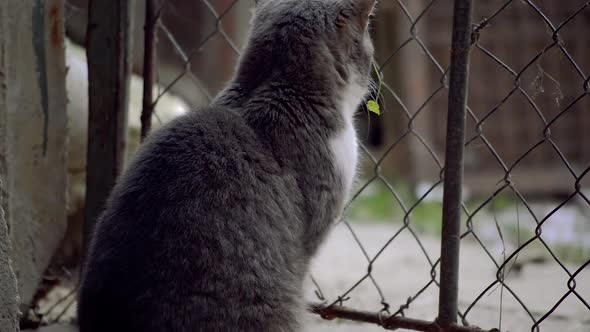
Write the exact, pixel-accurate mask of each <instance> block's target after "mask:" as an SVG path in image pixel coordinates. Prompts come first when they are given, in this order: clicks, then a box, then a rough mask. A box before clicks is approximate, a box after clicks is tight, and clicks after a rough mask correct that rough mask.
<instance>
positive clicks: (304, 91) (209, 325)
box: [78, 0, 374, 332]
mask: <svg viewBox="0 0 590 332" xmlns="http://www.w3.org/2000/svg"><path fill="white" fill-rule="evenodd" d="M373 6H374V0H266V1H259V3H258V4H257V7H256V13H255V16H254V18H253V21H252V27H251V31H250V37H249V40H248V43H247V46H246V49H245V51H244V53H243V56H242V57H241V59H240V63H239V66H238V68H237V71H236V73H235V76H234V78H233V80H232V81H231V82H230V83H229V84H228V86H227V88H226V89H225V90H224V91H223V92H222V93H220V95H219V96H218V97H217V98H216V99H215V100H214V101H213V103H212V104H211V106H209V107H208V108H206V109H204V110H200V111H198V112H193V113H191V114H189V115H186V116H183V117H181V118H178V119H176V120H174V121H172V122H171V123H169V124H168V125H166V126H164V127H162V128H160V129H159V130H156V131H154V132H153V133H152V134H151V135H150V136H149V137H148V139H147V140H146V141H145V143H144V144H143V145H142V147H141V148H140V149H139V151H138V152H137V154H136V156H135V158H134V160H133V161H132V162H131V163H130V165H129V167H128V169H127V170H126V172H125V174H124V175H123V176H122V177H121V178H120V180H119V183H118V184H117V185H116V186H115V188H114V190H113V192H112V194H111V196H110V198H109V200H108V202H107V204H106V210H105V211H104V213H103V215H102V216H101V218H100V220H99V222H98V224H97V226H96V230H95V233H94V237H93V241H92V244H91V248H90V252H89V255H88V259H87V264H86V266H85V268H84V272H83V276H82V283H81V288H80V293H79V306H78V320H79V324H80V331H81V332H92V331H97V332H98V331H100V332H105V331H125V332H129V331H146V332H151V331H172V332H189V331H191V332H194V331H297V330H298V329H299V325H300V318H301V316H300V315H301V313H302V312H303V309H304V306H303V303H302V297H303V294H302V293H303V292H302V284H303V280H304V278H305V277H306V274H307V272H308V265H309V263H310V259H311V258H312V256H313V255H314V254H315V253H316V251H317V250H318V247H319V245H320V243H321V242H322V240H323V239H324V238H325V236H326V234H327V232H328V231H329V229H330V226H331V225H332V224H333V222H334V221H335V220H336V219H338V218H339V217H340V215H341V213H342V210H343V206H344V203H345V201H346V199H347V197H348V195H349V191H350V187H351V185H352V182H353V177H354V172H355V167H356V162H357V143H356V137H355V131H354V128H353V115H354V112H355V110H356V109H357V107H358V106H359V104H360V103H361V102H362V100H363V97H364V95H365V94H366V93H367V90H368V84H369V78H370V68H371V60H372V56H373V46H372V43H371V40H370V37H369V34H368V28H367V25H368V20H369V15H370V13H371V11H372V9H373Z"/></svg>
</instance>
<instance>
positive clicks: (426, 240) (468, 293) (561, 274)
mask: <svg viewBox="0 0 590 332" xmlns="http://www.w3.org/2000/svg"><path fill="white" fill-rule="evenodd" d="M351 227H352V228H353V230H354V233H355V234H356V236H357V237H358V239H359V240H360V241H361V243H362V244H363V245H364V248H365V250H366V253H367V255H368V256H369V257H374V256H375V255H376V254H377V253H378V252H379V250H380V249H381V248H382V247H383V246H384V244H386V243H387V242H388V241H389V240H390V239H391V237H392V235H393V234H395V232H396V231H397V230H398V229H399V227H400V226H399V225H389V224H383V223H381V224H378V223H376V224H352V226H351ZM419 238H420V240H421V243H422V245H423V247H424V249H425V251H426V252H427V253H428V255H429V257H430V259H431V260H432V262H434V261H436V259H437V258H438V256H439V252H440V244H439V240H438V239H437V238H434V237H429V236H423V235H419ZM496 251H497V252H492V254H493V255H500V256H501V249H497V250H496ZM532 257H534V254H530V253H527V252H526V250H525V252H523V253H522V254H521V255H520V256H519V258H518V261H521V262H523V264H522V265H519V266H517V267H515V268H513V269H512V271H511V273H510V274H509V275H508V277H507V278H506V284H507V286H508V288H509V289H507V288H502V287H493V288H492V289H491V291H488V292H487V293H485V294H484V295H482V296H481V299H480V300H479V302H478V303H477V305H475V306H474V307H473V308H472V309H471V310H470V312H469V313H468V315H467V321H468V322H469V323H470V324H473V325H477V326H480V327H481V328H485V329H491V328H496V327H500V328H501V331H503V332H504V331H507V332H520V331H531V326H532V325H533V320H532V318H531V316H529V314H527V312H526V311H525V310H524V309H523V307H522V306H521V304H520V303H519V302H518V301H517V300H515V298H514V297H513V296H512V294H511V292H513V293H514V294H516V295H517V296H518V297H519V298H520V300H521V301H522V303H523V304H524V305H526V307H527V308H528V310H529V312H530V314H531V315H532V316H533V317H534V318H535V319H536V320H539V319H540V318H541V317H542V316H543V315H545V314H546V313H547V312H548V311H549V310H550V309H551V308H552V307H553V306H554V305H555V304H556V303H557V302H558V301H559V300H560V298H561V297H562V296H564V295H565V294H566V293H567V292H568V287H567V282H568V278H569V277H568V275H567V274H566V272H565V271H564V270H563V269H562V268H561V267H560V266H559V265H557V264H556V263H555V262H553V261H552V260H550V259H549V260H547V259H545V260H541V261H540V262H539V261H537V260H534V259H531V258H532ZM527 261H532V262H531V263H526V262H527ZM368 266H369V264H368V261H367V259H366V258H365V256H364V255H363V251H362V250H361V249H360V247H359V246H358V244H357V243H356V242H355V239H354V238H353V236H352V233H351V232H350V230H349V229H348V228H347V227H346V225H345V224H339V225H337V226H336V227H335V229H334V231H333V232H332V233H331V234H330V236H329V238H328V239H327V241H326V243H325V245H324V247H323V248H322V250H321V252H320V254H319V255H318V257H317V258H316V259H315V261H314V262H313V267H312V275H313V277H314V279H315V280H316V282H317V284H318V285H319V286H320V289H321V292H322V294H323V296H324V298H325V299H326V301H327V302H328V303H331V302H330V301H334V300H335V299H337V298H338V296H340V295H343V294H344V292H345V291H346V290H348V289H350V288H351V287H352V286H353V285H354V284H355V283H356V282H357V281H358V280H359V279H361V278H362V277H363V276H365V275H366V274H367V269H368ZM578 267H579V266H566V268H568V269H569V270H570V271H572V273H573V271H575V270H576V269H577V268H578ZM430 273H431V265H430V264H429V261H428V259H427V258H426V256H425V255H424V254H423V253H422V252H421V249H420V247H419V245H418V243H417V242H416V240H415V239H414V238H413V236H412V234H411V233H410V232H408V231H407V230H405V231H403V232H401V233H400V234H399V236H398V237H397V238H395V240H393V241H392V242H391V244H390V245H389V246H387V249H386V250H384V251H383V252H382V253H381V255H380V256H379V257H378V258H377V259H376V260H375V262H374V264H373V265H372V271H371V276H372V277H373V278H374V280H375V282H376V283H377V285H378V286H379V289H380V290H381V293H382V294H383V297H384V299H385V300H386V302H387V303H389V304H390V311H391V312H395V311H396V310H398V309H399V308H400V306H401V305H403V304H405V303H406V301H407V299H408V298H409V297H411V296H415V294H416V293H417V292H418V291H419V290H421V289H422V288H423V287H424V286H425V285H426V284H427V283H428V282H429V281H430V280H431V279H432V278H431V274H430ZM436 273H437V277H436V280H438V275H439V271H438V269H436ZM495 278H496V269H495V268H494V265H493V264H492V261H491V260H490V258H489V257H487V256H486V254H485V253H484V251H483V250H482V249H481V248H480V247H479V246H478V245H477V243H475V242H474V241H468V240H467V241H465V240H464V241H463V242H462V246H461V267H460V280H459V289H460V295H459V303H460V309H461V311H462V312H465V310H466V309H467V308H468V306H469V305H470V304H471V303H472V302H473V301H474V300H475V299H476V297H477V296H478V295H479V294H480V293H482V292H483V291H484V290H485V289H486V287H487V286H488V285H490V284H491V283H492V282H493V281H494V280H495ZM314 290H315V286H313V284H312V283H311V282H309V283H308V286H307V290H306V296H307V297H308V299H309V300H310V301H312V302H318V301H319V300H318V298H317V296H316V295H315V294H314ZM66 292H67V289H60V290H58V291H57V292H55V293H54V294H52V298H53V299H49V301H48V304H49V303H51V302H52V301H54V300H55V299H56V298H59V297H60V296H63V294H65V293H66ZM575 292H576V293H577V294H578V295H579V296H580V297H582V298H584V299H585V301H586V302H590V266H589V267H587V268H586V269H585V270H582V272H580V273H579V274H578V275H577V276H576V278H575ZM347 297H349V298H350V299H348V300H347V301H345V303H344V304H345V305H346V306H347V307H351V308H355V309H360V310H364V311H373V312H377V311H379V310H381V308H383V305H382V304H381V297H380V295H379V292H378V291H377V288H376V287H375V286H374V284H373V283H372V281H371V279H369V278H367V279H365V281H363V282H362V283H360V284H359V285H358V286H357V287H356V288H355V289H354V290H353V291H351V292H350V293H349V294H348V295H347ZM501 299H502V301H500V300H501ZM500 303H502V305H501V306H500ZM500 308H501V309H500ZM437 310H438V287H437V286H436V285H435V284H434V283H432V284H431V285H430V286H429V287H428V288H426V290H424V291H423V292H422V293H421V295H419V296H418V297H417V298H416V299H415V300H414V301H412V303H411V304H410V305H409V307H408V308H407V309H406V310H405V311H404V314H405V315H406V316H407V317H411V318H416V319H424V320H433V319H434V318H435V317H436V313H437ZM60 311H61V310H58V309H56V310H54V312H60ZM68 315H69V316H70V317H73V307H72V308H71V309H70V310H69V311H68V313H67V315H66V316H64V318H67V316H68ZM539 327H540V331H547V332H554V331H559V332H587V331H590V310H588V308H587V307H586V306H585V305H584V304H583V303H582V302H581V301H580V300H579V299H578V298H577V297H576V294H574V293H572V294H570V295H569V296H567V297H566V298H565V300H564V301H563V302H562V303H561V304H560V305H559V306H558V307H557V309H556V310H555V311H554V312H553V314H552V315H550V316H548V317H547V318H546V319H544V320H543V322H542V323H541V324H540V326H539ZM42 331H43V332H66V331H67V332H70V331H75V329H74V328H72V327H67V326H53V327H47V328H44V329H42ZM304 331H318V332H360V331H363V332H371V331H383V329H382V328H381V327H379V326H376V325H370V324H360V323H355V322H349V321H344V320H338V319H336V320H332V321H324V320H322V319H321V318H318V317H316V316H314V315H311V314H310V315H308V317H306V323H305V328H304ZM398 331H406V330H398Z"/></svg>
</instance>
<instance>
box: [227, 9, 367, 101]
mask: <svg viewBox="0 0 590 332" xmlns="http://www.w3.org/2000/svg"><path fill="white" fill-rule="evenodd" d="M374 6H375V0H258V1H257V4H256V8H255V15H254V17H253V19H252V25H251V31H250V38H249V41H248V46H247V48H246V50H245V52H244V54H243V57H242V60H241V65H240V69H239V72H238V75H240V71H241V72H242V74H245V75H246V77H247V79H248V80H249V81H250V83H252V82H257V83H260V82H261V81H267V80H269V79H270V80H271V81H276V80H278V79H281V78H284V79H285V80H288V81H290V82H291V83H295V84H300V85H301V86H304V87H308V88H310V89H311V90H315V91H318V92H319V91H321V92H324V91H341V93H340V97H342V95H343V94H346V93H349V92H350V93H352V94H355V95H357V96H355V98H358V99H359V100H358V101H360V99H361V98H362V97H363V96H364V94H366V92H367V89H368V85H369V81H370V73H371V64H372V59H373V44H372V42H371V38H370V36H369V32H368V30H369V28H368V26H369V21H370V16H371V13H372V11H373V9H374ZM246 77H244V78H246ZM257 83H252V84H257ZM345 97H347V98H348V97H349V96H345Z"/></svg>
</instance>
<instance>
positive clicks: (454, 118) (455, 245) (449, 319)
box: [437, 0, 472, 330]
mask: <svg viewBox="0 0 590 332" xmlns="http://www.w3.org/2000/svg"><path fill="white" fill-rule="evenodd" d="M471 20H472V0H455V5H454V14H453V38H452V46H451V71H450V81H449V100H448V115H447V135H446V152H445V169H444V197H443V220H442V223H443V224H442V238H441V262H440V293H439V313H438V320H437V324H438V325H440V326H441V327H442V328H443V329H445V330H449V328H450V327H451V326H453V325H454V324H455V323H456V322H457V313H458V308H457V302H458V295H459V246H460V240H461V239H460V229H461V194H462V193H461V191H462V184H463V150H464V145H465V115H466V106H467V81H468V77H469V49H470V47H471Z"/></svg>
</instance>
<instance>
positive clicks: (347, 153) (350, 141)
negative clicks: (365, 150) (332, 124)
mask: <svg viewBox="0 0 590 332" xmlns="http://www.w3.org/2000/svg"><path fill="white" fill-rule="evenodd" d="M364 94H365V89H363V88H361V87H360V86H359V85H357V84H354V85H351V86H349V87H348V88H347V89H346V91H345V92H344V94H343V99H342V106H341V112H342V115H343V117H344V127H343V128H342V129H341V131H340V132H338V133H337V134H336V136H335V137H334V138H333V139H332V140H331V141H330V147H331V148H332V154H333V156H334V166H335V167H336V169H337V171H338V172H339V173H340V175H341V177H342V178H341V179H342V185H343V190H344V193H345V195H344V197H345V200H348V198H349V196H350V190H351V189H352V183H353V182H354V176H355V173H356V167H357V161H358V143H357V139H356V131H355V129H354V124H353V118H354V113H355V111H356V109H357V108H358V106H359V105H360V103H361V101H362V98H363V96H364Z"/></svg>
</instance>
